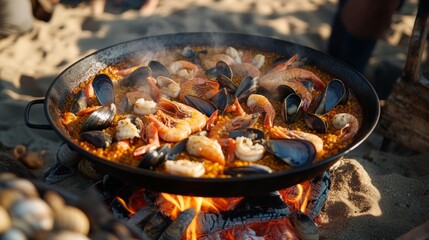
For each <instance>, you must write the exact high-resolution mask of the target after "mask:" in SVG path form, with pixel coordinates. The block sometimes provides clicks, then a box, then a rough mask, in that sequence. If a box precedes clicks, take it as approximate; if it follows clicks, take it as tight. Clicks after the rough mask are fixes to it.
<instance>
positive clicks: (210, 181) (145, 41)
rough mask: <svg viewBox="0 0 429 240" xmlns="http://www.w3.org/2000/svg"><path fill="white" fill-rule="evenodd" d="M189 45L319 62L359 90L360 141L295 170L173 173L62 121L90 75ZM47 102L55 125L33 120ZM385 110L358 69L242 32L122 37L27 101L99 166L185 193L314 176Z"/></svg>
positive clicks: (260, 187)
mask: <svg viewBox="0 0 429 240" xmlns="http://www.w3.org/2000/svg"><path fill="white" fill-rule="evenodd" d="M186 46H232V47H236V48H250V49H255V50H256V51H258V50H259V51H262V52H273V53H276V54H277V55H280V56H285V57H287V56H292V55H293V54H296V53H297V54H298V55H299V56H300V57H301V58H305V59H306V64H310V65H315V66H317V67H318V68H320V69H321V70H324V71H327V72H329V73H331V74H332V75H334V76H336V77H337V78H339V79H341V80H342V81H343V82H344V83H345V85H346V86H347V87H348V88H349V89H350V90H351V91H352V92H353V93H354V95H355V96H356V97H357V99H358V101H359V102H360V104H361V106H362V109H363V121H362V126H361V127H360V130H359V132H358V133H357V135H356V136H355V139H354V141H353V142H352V143H351V144H350V145H349V146H348V147H347V148H346V149H343V150H342V151H340V152H339V153H338V154H336V155H334V156H331V157H329V158H326V159H322V160H320V161H318V162H315V163H312V164H309V165H305V166H302V167H299V168H295V169H293V170H288V171H281V172H275V173H271V174H263V175H250V176H245V177H240V178H190V177H180V176H174V175H167V174H163V173H158V172H154V171H150V170H145V169H139V168H135V167H129V166H125V165H122V164H119V163H115V162H111V161H107V160H104V159H102V158H100V157H98V156H96V155H93V154H91V153H90V152H88V151H86V150H84V149H83V148H81V147H80V146H79V145H77V144H76V142H74V141H73V140H72V139H71V138H70V136H69V135H68V133H67V131H66V129H65V128H64V126H63V125H62V124H61V121H60V120H61V113H62V112H61V109H63V106H64V104H65V102H66V100H67V96H69V95H70V94H71V93H72V91H73V90H74V89H75V88H76V87H77V86H78V85H79V83H81V82H83V81H85V80H87V79H88V78H89V77H90V76H92V75H94V74H96V73H97V72H99V71H100V70H102V69H103V68H105V67H107V66H109V65H112V64H115V63H118V62H121V61H124V60H128V59H130V58H135V57H139V56H142V54H144V52H145V51H148V50H153V49H160V50H163V49H172V50H175V49H183V48H184V47H186ZM35 104H44V109H45V114H46V117H47V119H48V122H49V125H40V124H33V123H31V122H30V121H29V115H30V110H31V107H32V106H33V105H35ZM379 115H380V105H379V100H378V97H377V94H376V93H375V91H374V89H373V87H372V86H371V84H370V83H369V82H368V81H367V80H366V79H365V78H364V77H363V76H362V75H361V74H360V73H358V72H357V71H356V70H354V69H352V68H350V67H349V66H347V65H346V64H344V63H342V62H340V61H338V60H336V59H335V58H332V57H330V56H328V55H326V54H323V53H321V52H319V51H316V50H314V49H311V48H307V47H304V46H301V45H299V44H295V43H291V42H287V41H283V40H279V39H274V38H269V37H261V36H253V35H246V34H236V33H180V34H170V35H160V36H151V37H145V38H141V39H137V40H133V41H128V42H124V43H120V44H117V45H114V46H111V47H108V48H105V49H102V50H99V51H97V52H95V53H93V54H91V55H89V56H87V57H85V58H83V59H81V60H80V61H78V62H76V63H74V64H73V65H71V66H70V67H68V68H67V69H66V70H64V71H63V72H62V73H61V74H60V75H59V76H58V77H57V78H56V79H55V80H54V81H53V83H52V84H51V86H50V87H49V89H48V91H47V93H46V96H45V99H39V100H34V101H32V102H30V103H29V104H28V105H27V109H26V111H25V121H26V124H27V126H29V127H32V128H39V129H53V130H55V131H56V132H57V134H58V135H59V136H60V137H61V138H62V139H63V140H64V141H65V142H66V143H68V144H69V146H71V147H72V148H74V149H75V150H76V151H78V152H80V153H82V154H83V155H84V156H85V157H87V158H88V159H90V160H91V161H92V162H93V164H94V166H95V167H96V168H97V169H98V170H100V171H102V172H105V173H107V174H109V175H112V176H114V177H116V178H118V179H120V180H122V181H125V182H129V183H131V184H133V185H140V186H141V187H143V188H147V189H151V190H154V191H159V192H167V193H173V194H181V195H193V196H211V197H229V196H244V195H254V194H261V193H266V192H269V191H274V190H278V189H282V188H286V187H289V186H292V185H295V184H297V183H300V182H302V181H304V180H307V179H310V178H314V177H316V176H318V175H320V174H321V173H322V172H323V171H325V170H327V169H328V168H329V167H330V166H332V165H333V164H334V163H335V162H336V161H338V160H339V159H340V158H341V157H343V156H344V155H345V154H347V153H349V152H350V151H351V150H353V149H355V148H356V147H357V146H358V145H360V144H361V143H362V142H363V141H364V140H365V139H366V138H367V137H368V136H369V135H370V133H371V132H372V131H373V130H374V128H375V126H376V124H377V122H378V119H379Z"/></svg>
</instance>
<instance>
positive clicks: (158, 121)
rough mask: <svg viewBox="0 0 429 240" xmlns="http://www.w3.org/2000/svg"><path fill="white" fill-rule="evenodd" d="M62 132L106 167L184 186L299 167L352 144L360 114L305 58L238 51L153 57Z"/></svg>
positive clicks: (76, 99)
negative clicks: (152, 174) (158, 175)
mask: <svg viewBox="0 0 429 240" xmlns="http://www.w3.org/2000/svg"><path fill="white" fill-rule="evenodd" d="M62 112H63V113H62V118H61V121H62V124H63V125H64V126H65V128H66V129H67V131H68V133H69V135H70V136H71V138H72V139H73V141H75V142H76V143H77V144H78V145H80V146H81V147H82V148H84V149H85V150H87V151H89V152H91V153H93V154H95V155H97V156H99V157H101V158H103V159H105V160H107V161H114V162H118V163H121V164H125V165H129V166H134V167H138V168H144V169H149V170H152V171H157V172H162V173H165V174H172V175H180V176H186V177H210V178H213V177H217V178H224V177H240V176H245V175H251V174H266V173H271V172H277V171H284V170H289V169H293V168H297V167H301V166H304V165H307V164H311V163H312V162H316V161H319V160H321V159H325V158H328V157H330V156H332V155H335V154H337V153H338V152H340V151H341V150H342V149H344V148H346V147H347V146H348V145H349V144H351V143H352V141H353V139H354V136H355V135H356V133H357V132H358V131H359V126H360V124H361V122H362V109H361V106H360V104H359V102H358V100H357V99H356V97H355V96H354V94H353V92H351V91H350V90H349V89H348V87H347V86H346V85H345V84H344V83H343V81H341V79H336V78H335V76H332V75H330V74H329V73H328V72H324V71H322V70H321V69H318V68H317V66H311V65H307V64H306V63H305V56H299V55H298V54H295V55H293V56H278V55H275V54H273V53H268V52H255V50H251V49H244V48H243V49H239V48H234V47H231V46H230V47H215V48H214V47H203V46H201V47H192V48H191V47H185V48H184V49H175V50H168V51H167V50H165V51H159V52H148V53H147V54H146V55H145V56H144V57H140V58H138V59H129V60H127V61H123V62H119V63H117V64H113V65H111V66H108V67H106V68H104V69H102V70H101V71H100V72H99V73H97V74H96V75H95V76H92V77H90V78H89V79H87V80H86V81H84V82H82V83H80V85H79V86H78V87H77V88H76V89H75V90H74V91H73V94H72V95H71V96H70V97H69V98H68V101H67V103H66V104H65V106H64V109H63V110H62Z"/></svg>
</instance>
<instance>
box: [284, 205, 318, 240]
mask: <svg viewBox="0 0 429 240" xmlns="http://www.w3.org/2000/svg"><path fill="white" fill-rule="evenodd" d="M289 219H290V223H291V224H292V226H293V227H294V228H295V231H296V232H297V234H298V236H299V238H300V239H305V240H317V239H319V229H318V228H317V226H316V224H315V223H314V221H313V220H312V219H311V218H310V217H309V216H307V215H306V214H304V213H302V212H293V213H291V215H290V217H289Z"/></svg>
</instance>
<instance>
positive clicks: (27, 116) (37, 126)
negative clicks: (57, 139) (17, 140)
mask: <svg viewBox="0 0 429 240" xmlns="http://www.w3.org/2000/svg"><path fill="white" fill-rule="evenodd" d="M35 104H45V99H36V100H33V101H30V102H29V103H28V104H27V106H26V107H25V110H24V122H25V125H27V127H29V128H35V129H46V130H52V127H51V125H49V124H34V123H31V122H30V110H31V108H32V107H33V105H35Z"/></svg>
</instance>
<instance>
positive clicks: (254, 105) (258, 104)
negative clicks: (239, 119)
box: [247, 94, 276, 128]
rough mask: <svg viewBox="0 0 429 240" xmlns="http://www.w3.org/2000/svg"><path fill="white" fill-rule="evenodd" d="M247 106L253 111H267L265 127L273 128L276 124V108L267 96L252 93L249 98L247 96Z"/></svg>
mask: <svg viewBox="0 0 429 240" xmlns="http://www.w3.org/2000/svg"><path fill="white" fill-rule="evenodd" d="M247 106H248V107H249V108H250V111H252V113H263V112H264V113H265V118H264V126H265V127H267V128H271V127H272V126H273V125H274V118H275V117H276V110H275V109H274V107H273V105H272V104H271V103H270V101H269V100H268V99H267V98H266V97H264V96H262V95H259V94H250V96H249V98H247Z"/></svg>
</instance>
